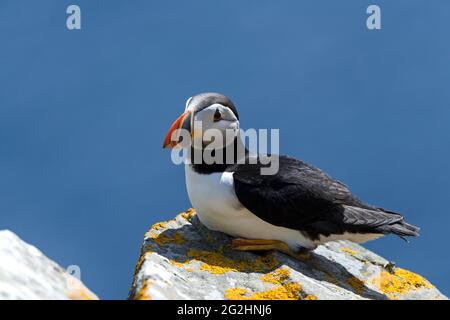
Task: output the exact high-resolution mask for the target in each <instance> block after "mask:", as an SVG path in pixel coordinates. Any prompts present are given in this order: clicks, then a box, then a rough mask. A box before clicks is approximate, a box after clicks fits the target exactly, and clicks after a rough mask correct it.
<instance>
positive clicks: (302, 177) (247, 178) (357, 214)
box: [228, 156, 418, 237]
mask: <svg viewBox="0 0 450 320" xmlns="http://www.w3.org/2000/svg"><path fill="white" fill-rule="evenodd" d="M272 157H275V156H272ZM278 159H279V171H278V173H277V174H275V175H261V172H260V169H261V168H262V167H264V166H265V165H263V164H261V163H260V162H258V163H257V164H249V163H248V161H246V163H245V164H238V165H235V166H232V167H230V168H229V169H228V171H234V174H233V177H234V188H235V192H236V196H237V197H238V199H239V201H240V202H241V203H242V204H243V205H244V206H245V207H246V208H247V209H249V210H250V211H251V212H252V213H254V214H255V215H256V216H258V217H259V218H261V219H263V220H265V221H267V222H269V223H271V224H274V225H277V226H282V227H286V228H291V229H296V230H301V231H305V232H307V233H309V234H310V236H312V237H317V236H318V235H320V234H323V235H329V234H342V233H344V232H346V231H347V232H360V233H395V234H398V235H400V236H415V235H417V231H418V229H417V228H416V227H413V226H410V225H408V224H406V223H404V222H403V216H402V215H400V214H398V213H394V212H390V211H386V210H383V209H381V208H375V207H372V206H369V205H367V204H364V203H363V202H362V201H360V200H359V199H358V198H356V197H355V196H354V195H352V194H351V192H350V191H349V189H348V188H347V186H345V185H344V184H343V183H341V182H339V181H337V180H334V179H332V178H331V177H329V176H328V175H327V174H325V173H324V172H322V171H321V170H319V169H317V168H315V167H313V166H311V165H308V164H306V163H305V162H303V161H299V160H297V159H293V158H290V157H286V156H279V157H278Z"/></svg>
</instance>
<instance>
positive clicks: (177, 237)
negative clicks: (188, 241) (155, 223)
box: [150, 231, 185, 246]
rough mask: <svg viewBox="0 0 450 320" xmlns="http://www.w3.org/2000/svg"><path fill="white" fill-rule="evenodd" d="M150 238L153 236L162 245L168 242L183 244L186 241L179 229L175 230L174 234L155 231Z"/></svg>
mask: <svg viewBox="0 0 450 320" xmlns="http://www.w3.org/2000/svg"><path fill="white" fill-rule="evenodd" d="M150 238H152V239H153V241H154V242H155V243H156V244H158V245H160V246H163V245H165V244H167V243H174V244H183V243H184V242H185V240H184V238H183V235H182V234H181V233H180V232H178V231H176V232H173V233H172V235H168V234H166V233H159V234H158V233H154V234H151V235H150Z"/></svg>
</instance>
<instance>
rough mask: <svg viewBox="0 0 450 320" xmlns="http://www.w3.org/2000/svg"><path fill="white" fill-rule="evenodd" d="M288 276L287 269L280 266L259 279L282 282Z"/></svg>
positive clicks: (275, 282) (268, 281) (276, 282)
mask: <svg viewBox="0 0 450 320" xmlns="http://www.w3.org/2000/svg"><path fill="white" fill-rule="evenodd" d="M288 278H289V270H288V269H287V268H280V269H277V270H275V271H273V272H270V273H267V274H265V275H263V276H261V277H260V279H261V281H263V282H267V283H273V284H280V283H283V282H285V281H286V280H287V279H288Z"/></svg>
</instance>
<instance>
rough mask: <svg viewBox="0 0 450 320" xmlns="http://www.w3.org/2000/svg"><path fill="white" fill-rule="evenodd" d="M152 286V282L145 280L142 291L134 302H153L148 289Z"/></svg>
mask: <svg viewBox="0 0 450 320" xmlns="http://www.w3.org/2000/svg"><path fill="white" fill-rule="evenodd" d="M151 284H152V282H151V281H150V280H145V281H144V283H143V284H142V287H141V290H139V292H138V293H137V294H136V296H135V297H134V300H151V299H152V298H151V297H150V295H149V294H148V292H147V291H148V287H149V286H150V285H151Z"/></svg>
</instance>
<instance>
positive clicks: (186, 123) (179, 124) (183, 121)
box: [163, 111, 191, 149]
mask: <svg viewBox="0 0 450 320" xmlns="http://www.w3.org/2000/svg"><path fill="white" fill-rule="evenodd" d="M177 129H187V130H189V131H190V129H191V112H189V111H186V112H185V113H183V114H182V115H181V116H179V117H178V118H177V120H175V121H174V122H173V123H172V125H171V126H170V129H169V132H167V135H166V138H165V139H164V143H163V148H167V149H171V148H173V147H175V146H176V145H177V144H178V143H179V142H180V141H179V137H172V135H173V133H174V132H175V130H177Z"/></svg>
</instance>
